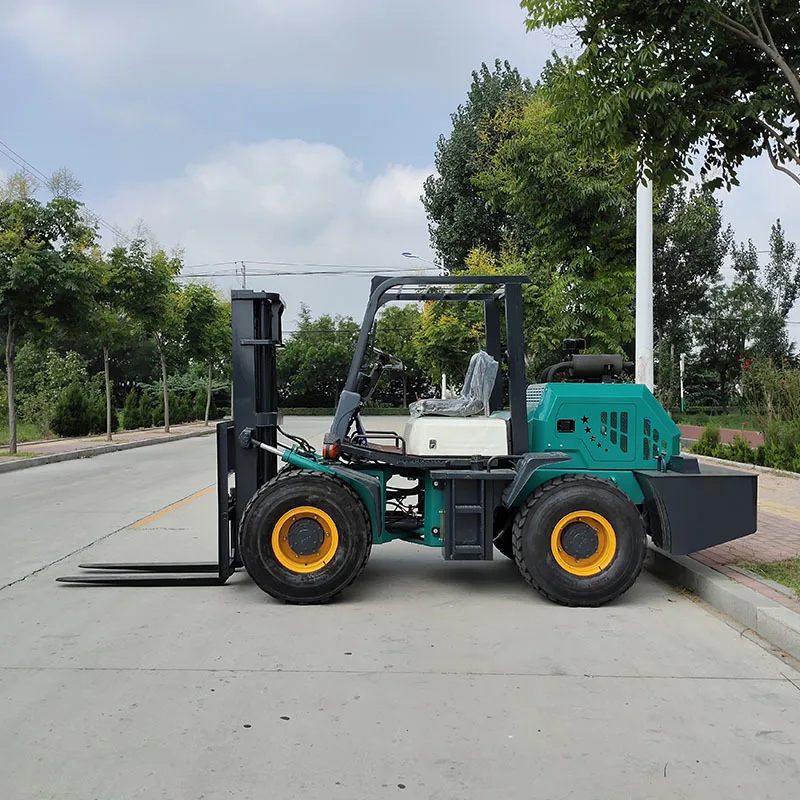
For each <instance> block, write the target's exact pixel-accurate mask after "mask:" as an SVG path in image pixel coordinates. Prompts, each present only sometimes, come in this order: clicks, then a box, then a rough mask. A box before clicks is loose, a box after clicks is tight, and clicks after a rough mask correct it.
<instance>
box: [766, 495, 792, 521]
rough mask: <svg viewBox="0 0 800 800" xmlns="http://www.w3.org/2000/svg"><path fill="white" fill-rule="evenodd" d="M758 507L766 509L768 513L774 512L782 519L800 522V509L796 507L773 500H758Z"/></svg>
mask: <svg viewBox="0 0 800 800" xmlns="http://www.w3.org/2000/svg"><path fill="white" fill-rule="evenodd" d="M758 507H759V508H760V509H761V510H762V511H767V512H769V513H770V514H776V515H777V516H779V517H783V518H784V519H790V520H792V521H794V522H800V509H798V508H793V507H792V506H785V505H783V503H776V502H775V501H774V500H759V501H758Z"/></svg>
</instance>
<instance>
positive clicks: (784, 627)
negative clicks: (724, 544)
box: [646, 547, 800, 660]
mask: <svg viewBox="0 0 800 800" xmlns="http://www.w3.org/2000/svg"><path fill="white" fill-rule="evenodd" d="M646 566H647V569H648V570H649V571H650V572H652V573H653V574H654V575H657V576H658V577H660V578H663V579H666V580H667V581H669V582H670V583H673V584H677V585H678V586H682V587H684V588H686V589H689V590H690V591H692V592H694V593H695V594H696V595H697V596H698V597H700V598H702V599H703V600H705V601H706V602H707V603H708V604H709V605H712V606H714V608H716V609H717V610H718V611H721V612H722V613H723V614H727V615H728V616H729V617H732V618H733V619H735V620H736V621H737V622H738V623H740V624H741V625H744V626H745V627H746V628H749V629H750V630H752V631H754V632H755V633H757V634H758V635H759V636H760V637H761V638H762V639H765V640H766V641H768V642H769V643H770V644H772V645H774V646H775V647H777V648H779V649H781V650H783V651H784V652H785V653H788V654H789V655H790V656H792V658H796V659H798V660H800V614H797V613H796V612H794V611H792V610H791V609H789V608H786V606H782V605H781V604H780V603H778V602H777V601H775V600H770V599H769V598H768V597H764V596H763V595H760V594H759V593H758V592H754V591H753V590H752V589H748V588H747V587H746V586H742V585H741V584H738V583H736V581H732V580H731V579H730V578H728V577H726V576H725V575H722V574H720V573H719V572H717V571H716V570H714V569H712V568H711V567H707V566H706V565H705V564H701V563H700V562H699V561H695V560H694V559H693V558H690V557H689V556H672V555H669V554H667V553H664V552H662V551H661V550H657V549H656V548H654V547H650V548H649V553H648V558H647V561H646Z"/></svg>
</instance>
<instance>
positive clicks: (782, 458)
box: [691, 420, 800, 472]
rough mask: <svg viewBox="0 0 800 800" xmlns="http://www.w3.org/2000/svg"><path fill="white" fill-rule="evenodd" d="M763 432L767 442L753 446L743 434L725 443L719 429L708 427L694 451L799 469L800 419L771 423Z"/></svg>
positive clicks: (780, 467) (796, 470) (734, 459)
mask: <svg viewBox="0 0 800 800" xmlns="http://www.w3.org/2000/svg"><path fill="white" fill-rule="evenodd" d="M762 433H763V436H764V444H762V445H759V446H758V447H751V446H750V444H749V443H748V442H747V440H746V439H745V438H744V437H743V436H738V435H737V436H736V437H734V440H733V443H732V444H723V443H722V442H720V440H719V428H717V427H714V426H708V427H707V428H705V429H704V430H703V433H702V434H701V435H700V438H699V439H698V440H697V441H696V442H695V443H694V444H693V445H692V447H691V451H692V452H693V453H696V454H697V455H702V456H713V457H714V458H724V459H726V460H728V461H738V462H740V463H742V464H756V465H758V466H762V467H772V468H773V469H782V470H788V471H789V472H800V420H795V421H793V422H780V421H774V422H771V423H770V424H769V425H767V426H766V430H764V431H762Z"/></svg>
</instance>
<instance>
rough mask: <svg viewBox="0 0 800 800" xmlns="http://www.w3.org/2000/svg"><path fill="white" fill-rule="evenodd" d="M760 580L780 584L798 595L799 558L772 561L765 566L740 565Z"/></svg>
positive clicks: (799, 581) (799, 580)
mask: <svg viewBox="0 0 800 800" xmlns="http://www.w3.org/2000/svg"><path fill="white" fill-rule="evenodd" d="M739 566H741V567H742V568H743V569H749V570H750V572H755V573H756V575H760V576H761V577H762V578H768V579H769V580H771V581H775V583H782V584H783V585H784V586H788V587H789V588H790V589H794V591H795V592H796V593H797V594H798V595H800V558H788V559H786V561H773V562H771V563H767V564H749V563H747V564H740V565H739Z"/></svg>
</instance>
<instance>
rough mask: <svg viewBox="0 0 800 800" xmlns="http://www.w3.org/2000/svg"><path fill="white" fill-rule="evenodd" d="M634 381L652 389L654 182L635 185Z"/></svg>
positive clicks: (647, 181)
mask: <svg viewBox="0 0 800 800" xmlns="http://www.w3.org/2000/svg"><path fill="white" fill-rule="evenodd" d="M636 383H643V384H644V385H645V386H647V388H648V389H650V391H651V392H652V391H653V184H652V183H651V182H650V181H649V180H646V179H645V181H644V183H642V182H639V183H638V184H637V187H636Z"/></svg>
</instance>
